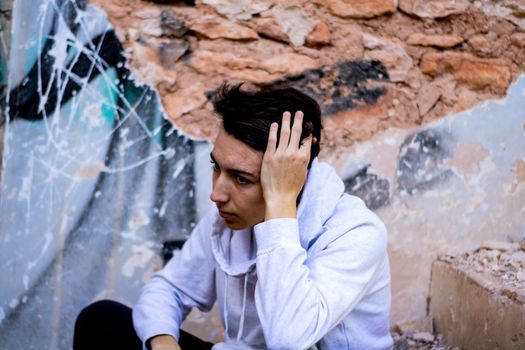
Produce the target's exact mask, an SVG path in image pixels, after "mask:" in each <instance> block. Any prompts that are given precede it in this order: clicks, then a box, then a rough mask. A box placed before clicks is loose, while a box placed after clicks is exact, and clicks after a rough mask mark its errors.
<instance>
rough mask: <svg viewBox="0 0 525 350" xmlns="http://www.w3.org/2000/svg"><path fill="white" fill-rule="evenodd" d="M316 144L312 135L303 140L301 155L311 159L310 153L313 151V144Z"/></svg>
mask: <svg viewBox="0 0 525 350" xmlns="http://www.w3.org/2000/svg"><path fill="white" fill-rule="evenodd" d="M313 142H314V137H313V135H312V134H310V135H308V137H307V138H305V139H304V140H303V142H302V143H301V145H300V146H299V153H301V155H303V156H305V157H306V158H308V159H310V151H311V149H312V143H313Z"/></svg>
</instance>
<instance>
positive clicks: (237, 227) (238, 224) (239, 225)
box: [224, 221, 250, 231]
mask: <svg viewBox="0 0 525 350" xmlns="http://www.w3.org/2000/svg"><path fill="white" fill-rule="evenodd" d="M224 223H225V224H226V226H227V227H228V228H229V229H231V230H237V231H238V230H242V229H245V228H248V227H250V226H249V225H247V224H245V223H241V222H228V221H224Z"/></svg>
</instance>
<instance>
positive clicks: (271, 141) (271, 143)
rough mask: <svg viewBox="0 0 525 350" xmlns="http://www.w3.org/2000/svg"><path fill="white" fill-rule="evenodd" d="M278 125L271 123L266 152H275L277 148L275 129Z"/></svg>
mask: <svg viewBox="0 0 525 350" xmlns="http://www.w3.org/2000/svg"><path fill="white" fill-rule="evenodd" d="M278 128H279V125H278V124H277V123H272V125H271V126H270V134H269V135H268V144H267V145H266V152H271V153H273V152H275V148H276V147H277V129H278Z"/></svg>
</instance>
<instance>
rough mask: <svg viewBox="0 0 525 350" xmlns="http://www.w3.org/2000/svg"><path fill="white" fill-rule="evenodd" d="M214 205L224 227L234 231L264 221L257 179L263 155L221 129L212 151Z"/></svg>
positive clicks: (263, 205)
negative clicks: (222, 220) (224, 223)
mask: <svg viewBox="0 0 525 350" xmlns="http://www.w3.org/2000/svg"><path fill="white" fill-rule="evenodd" d="M211 159H212V163H213V190H212V193H211V195H210V199H211V200H212V201H214V202H215V204H216V205H217V208H218V209H219V214H220V215H221V217H222V218H223V219H224V221H225V222H226V225H227V226H228V227H229V228H231V229H234V230H240V229H243V228H247V227H251V226H254V225H256V224H258V223H260V222H262V221H263V220H264V213H265V203H264V198H263V194H262V188H261V183H260V181H259V176H260V173H261V164H262V159H263V152H260V151H256V150H254V149H253V148H251V147H250V146H248V145H246V144H245V143H243V142H242V141H239V140H237V139H236V138H234V137H233V136H231V135H229V134H228V133H227V132H226V131H224V129H222V128H221V131H220V132H219V135H218V136H217V139H216V140H215V144H214V147H213V151H212V153H211Z"/></svg>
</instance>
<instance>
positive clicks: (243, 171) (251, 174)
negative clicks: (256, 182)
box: [210, 153, 259, 179]
mask: <svg viewBox="0 0 525 350" xmlns="http://www.w3.org/2000/svg"><path fill="white" fill-rule="evenodd" d="M210 158H211V161H212V162H214V163H215V164H217V165H218V166H219V168H220V167H221V166H220V164H219V163H218V162H217V160H215V157H214V156H213V153H210ZM225 170H226V171H227V172H229V173H233V174H239V175H244V176H249V177H251V178H253V179H258V178H259V177H258V176H257V175H255V174H253V173H251V172H249V171H246V170H241V169H235V168H230V169H225Z"/></svg>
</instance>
